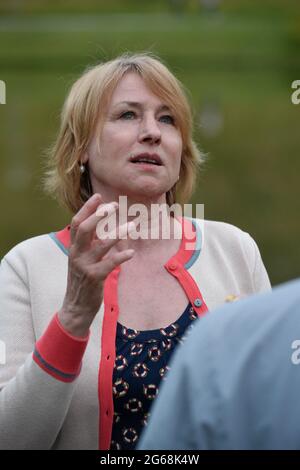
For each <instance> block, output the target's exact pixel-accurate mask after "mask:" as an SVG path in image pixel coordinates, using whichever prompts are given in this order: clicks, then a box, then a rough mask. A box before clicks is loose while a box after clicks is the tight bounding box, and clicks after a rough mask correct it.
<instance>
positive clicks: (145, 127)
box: [138, 116, 161, 144]
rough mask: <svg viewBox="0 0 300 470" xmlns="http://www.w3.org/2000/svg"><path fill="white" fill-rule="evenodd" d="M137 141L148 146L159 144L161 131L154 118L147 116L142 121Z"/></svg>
mask: <svg viewBox="0 0 300 470" xmlns="http://www.w3.org/2000/svg"><path fill="white" fill-rule="evenodd" d="M138 140H139V142H147V143H149V144H159V143H160V141H161V130H160V128H159V126H158V124H157V121H156V119H155V117H154V116H148V117H145V118H144V119H143V120H142V122H141V126H140V132H139V139H138Z"/></svg>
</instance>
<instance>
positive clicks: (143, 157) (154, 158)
mask: <svg viewBox="0 0 300 470" xmlns="http://www.w3.org/2000/svg"><path fill="white" fill-rule="evenodd" d="M130 161H131V162H132V163H136V164H139V163H144V164H145V163H146V164H149V165H157V166H162V164H163V163H162V160H161V158H160V156H159V155H157V154H156V153H152V154H150V153H140V154H138V155H134V156H133V157H131V158H130Z"/></svg>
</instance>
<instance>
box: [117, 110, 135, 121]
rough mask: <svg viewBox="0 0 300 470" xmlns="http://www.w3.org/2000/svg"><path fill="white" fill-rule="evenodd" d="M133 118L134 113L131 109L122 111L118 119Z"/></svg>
mask: <svg viewBox="0 0 300 470" xmlns="http://www.w3.org/2000/svg"><path fill="white" fill-rule="evenodd" d="M133 118H135V113H134V112H133V111H126V112H125V113H122V114H121V116H120V119H127V120H129V119H133Z"/></svg>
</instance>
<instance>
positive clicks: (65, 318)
mask: <svg viewBox="0 0 300 470" xmlns="http://www.w3.org/2000/svg"><path fill="white" fill-rule="evenodd" d="M57 318H58V320H59V323H60V325H61V326H62V328H64V329H65V330H66V332H67V333H69V334H70V335H72V336H76V337H77V338H86V337H88V335H89V327H90V324H91V323H90V322H88V321H86V320H84V321H83V319H82V318H79V317H77V318H76V317H75V316H74V315H72V314H71V313H69V312H68V311H66V310H64V309H63V308H62V309H61V310H59V311H58V312H57Z"/></svg>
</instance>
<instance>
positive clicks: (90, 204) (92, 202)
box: [71, 193, 102, 243]
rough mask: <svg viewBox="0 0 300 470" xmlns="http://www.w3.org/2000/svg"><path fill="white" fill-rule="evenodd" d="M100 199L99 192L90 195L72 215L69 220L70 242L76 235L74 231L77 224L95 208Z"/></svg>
mask: <svg viewBox="0 0 300 470" xmlns="http://www.w3.org/2000/svg"><path fill="white" fill-rule="evenodd" d="M101 201H102V197H101V194H99V193H95V194H93V196H91V197H90V198H89V199H88V200H87V201H86V203H85V204H84V205H83V206H82V207H81V209H80V210H79V211H78V212H77V213H76V214H75V215H74V217H73V218H72V221H71V242H72V243H73V242H74V240H75V237H76V232H77V230H78V227H79V225H80V224H81V223H82V222H83V221H84V220H85V219H86V218H87V217H89V216H90V215H91V214H93V213H94V212H95V210H96V207H98V206H99V204H100V202H101Z"/></svg>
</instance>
